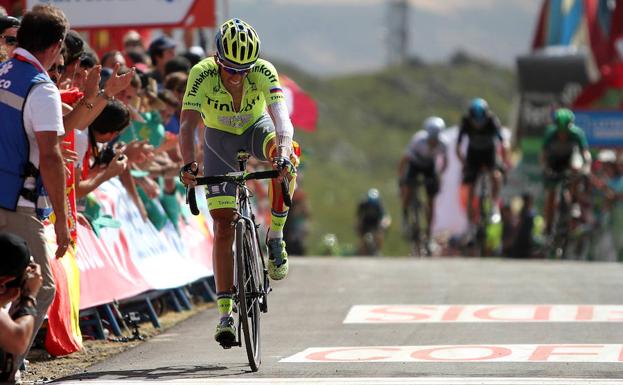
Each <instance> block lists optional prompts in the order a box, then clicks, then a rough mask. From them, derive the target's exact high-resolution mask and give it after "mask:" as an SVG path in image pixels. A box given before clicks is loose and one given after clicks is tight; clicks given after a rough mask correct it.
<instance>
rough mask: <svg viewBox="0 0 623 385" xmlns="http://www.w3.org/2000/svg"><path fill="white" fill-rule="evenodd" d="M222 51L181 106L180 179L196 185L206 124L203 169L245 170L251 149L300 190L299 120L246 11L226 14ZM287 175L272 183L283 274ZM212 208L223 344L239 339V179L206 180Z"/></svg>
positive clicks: (196, 73) (278, 275)
mask: <svg viewBox="0 0 623 385" xmlns="http://www.w3.org/2000/svg"><path fill="white" fill-rule="evenodd" d="M216 48H217V49H216V54H215V55H214V57H210V58H207V59H205V60H203V61H201V62H199V63H197V64H196V65H195V66H194V67H193V68H192V70H191V71H190V76H189V78H188V84H187V86H186V92H185V94H184V102H183V107H182V114H181V125H180V142H181V149H182V156H183V158H184V163H186V165H185V166H184V167H183V168H182V170H181V171H180V179H181V180H182V182H183V183H184V184H186V185H192V184H193V180H194V179H195V176H196V175H197V173H198V172H199V167H198V163H197V162H196V158H195V153H194V137H195V128H197V127H198V126H199V125H200V124H202V123H203V124H204V125H205V127H206V129H205V132H204V137H203V138H202V140H203V148H204V159H203V160H204V163H203V164H204V170H203V171H204V174H205V175H219V174H224V173H227V172H233V171H238V164H237V161H236V154H237V152H238V150H240V149H244V150H246V151H247V152H249V153H250V154H251V155H253V156H254V157H256V158H258V159H260V160H270V161H272V162H273V167H274V168H277V169H280V170H281V178H288V179H289V180H290V193H292V192H293V191H294V181H295V176H296V169H295V165H296V163H297V162H296V156H294V155H293V151H292V136H293V132H294V128H293V126H292V123H291V121H290V118H289V115H288V108H287V106H286V102H285V97H284V95H283V91H282V89H281V86H280V84H279V77H278V75H277V71H276V70H275V68H274V67H273V65H272V64H271V63H270V62H268V61H266V60H263V59H259V52H260V39H259V37H258V35H257V33H256V32H255V30H254V29H253V27H251V26H250V25H249V24H247V23H246V22H244V21H242V20H240V19H231V20H228V21H227V22H225V23H224V24H223V25H222V26H221V27H220V29H219V31H218V33H217V35H216ZM281 178H280V180H273V181H272V182H271V186H270V193H269V196H270V199H271V209H272V210H271V224H270V229H269V231H268V242H267V243H268V249H269V259H268V273H269V275H270V277H271V278H272V279H275V280H279V279H283V278H285V277H286V275H287V273H288V259H287V257H288V254H287V253H286V248H285V247H286V245H285V242H284V241H283V227H284V225H285V221H286V217H287V215H288V210H287V207H285V206H284V204H283V197H282V192H281V188H280V183H281ZM206 191H207V199H208V208H209V210H210V215H211V216H212V218H213V219H214V248H213V264H214V271H215V276H216V289H217V297H218V298H217V305H218V310H219V313H220V316H221V318H220V321H219V323H218V325H217V327H216V334H215V339H216V340H217V341H218V342H219V343H220V344H221V345H222V346H223V347H224V348H229V347H231V346H232V345H233V344H234V343H235V341H236V330H235V327H234V321H233V318H232V316H231V314H232V308H233V301H232V287H233V256H232V243H233V239H234V229H233V227H232V226H231V223H232V221H233V219H234V215H235V212H234V210H235V207H236V197H235V191H236V190H235V185H233V184H229V183H224V184H216V185H208V186H207V188H206Z"/></svg>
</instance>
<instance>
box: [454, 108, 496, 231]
mask: <svg viewBox="0 0 623 385" xmlns="http://www.w3.org/2000/svg"><path fill="white" fill-rule="evenodd" d="M465 137H467V138H468V140H469V143H468V145H467V156H464V155H463V153H462V151H461V143H462V141H463V139H464V138H465ZM498 148H499V149H500V152H501V156H502V161H503V162H504V164H508V161H507V160H508V158H507V153H506V148H505V146H504V140H503V138H502V126H501V124H500V121H499V120H498V118H497V117H496V116H495V115H494V114H493V112H491V110H490V109H489V105H488V104H487V102H486V101H485V100H484V99H482V98H476V99H473V100H472V101H471V103H470V105H469V109H468V110H467V114H466V115H464V116H463V118H462V120H461V125H460V127H459V138H458V141H457V144H456V154H457V157H458V158H459V160H460V161H461V163H462V164H463V183H464V184H467V185H468V186H469V194H468V200H467V202H468V204H467V219H468V221H469V223H470V225H472V224H473V223H474V217H473V215H472V209H473V207H472V202H473V199H474V183H475V182H476V178H477V177H478V173H480V172H482V171H485V170H487V171H490V175H491V186H492V191H491V195H492V199H493V204H492V207H493V209H494V210H499V208H498V204H497V202H498V197H499V192H500V188H501V185H502V173H501V170H503V166H502V164H500V163H499V162H498V157H497V152H498Z"/></svg>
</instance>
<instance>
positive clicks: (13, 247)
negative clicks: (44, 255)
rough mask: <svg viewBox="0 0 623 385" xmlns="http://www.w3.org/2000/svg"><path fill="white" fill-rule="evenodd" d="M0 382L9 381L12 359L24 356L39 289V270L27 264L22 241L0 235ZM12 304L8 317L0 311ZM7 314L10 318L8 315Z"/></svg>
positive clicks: (28, 258) (10, 236)
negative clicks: (0, 254)
mask: <svg viewBox="0 0 623 385" xmlns="http://www.w3.org/2000/svg"><path fill="white" fill-rule="evenodd" d="M0 250H2V263H0V382H2V383H5V382H8V381H9V378H10V377H13V371H14V365H7V364H8V363H10V362H11V361H12V359H13V358H14V356H18V355H20V354H24V352H26V350H27V349H28V346H29V344H30V341H31V339H32V337H33V334H34V332H35V317H36V316H37V309H36V303H37V300H36V297H37V293H38V292H39V289H40V288H41V282H42V277H41V267H40V266H39V265H37V264H36V263H33V262H31V260H30V250H29V249H28V245H27V244H26V241H24V239H22V238H20V237H18V236H17V235H14V234H10V233H0ZM9 304H13V307H12V309H11V312H10V313H7V312H6V311H3V310H2V308H3V307H5V306H7V305H9ZM9 314H10V315H9Z"/></svg>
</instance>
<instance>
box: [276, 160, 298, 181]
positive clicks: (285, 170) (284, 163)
mask: <svg viewBox="0 0 623 385" xmlns="http://www.w3.org/2000/svg"><path fill="white" fill-rule="evenodd" d="M273 167H274V168H275V169H277V170H279V171H281V175H282V176H286V175H287V174H290V177H293V176H295V175H296V167H294V165H293V164H292V162H290V159H288V158H285V157H281V156H279V157H276V158H273Z"/></svg>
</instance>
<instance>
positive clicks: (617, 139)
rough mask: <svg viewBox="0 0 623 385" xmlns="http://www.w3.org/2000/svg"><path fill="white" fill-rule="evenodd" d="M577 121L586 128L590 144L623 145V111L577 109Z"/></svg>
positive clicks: (585, 131) (597, 145)
mask: <svg viewBox="0 0 623 385" xmlns="http://www.w3.org/2000/svg"><path fill="white" fill-rule="evenodd" d="M575 123H576V124H577V125H578V127H581V128H582V129H583V130H584V133H585V134H586V140H587V141H588V144H589V145H590V146H596V147H622V146H623V112H620V111H575Z"/></svg>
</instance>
